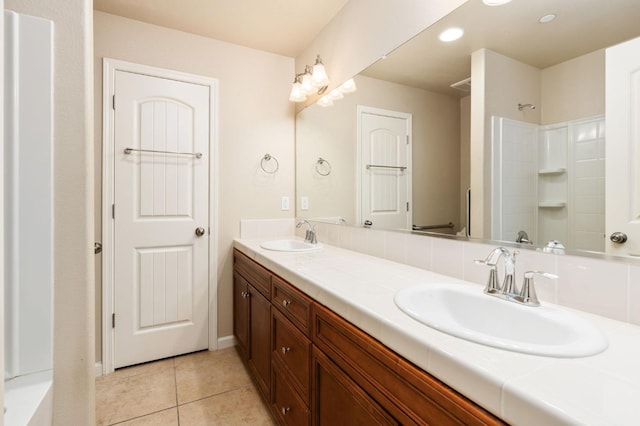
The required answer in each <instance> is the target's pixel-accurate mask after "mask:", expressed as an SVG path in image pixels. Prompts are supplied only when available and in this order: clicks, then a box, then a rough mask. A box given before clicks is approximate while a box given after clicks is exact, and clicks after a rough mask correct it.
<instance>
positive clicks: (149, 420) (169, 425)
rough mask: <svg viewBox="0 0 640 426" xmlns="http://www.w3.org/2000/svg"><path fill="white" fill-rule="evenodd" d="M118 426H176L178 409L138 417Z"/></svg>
mask: <svg viewBox="0 0 640 426" xmlns="http://www.w3.org/2000/svg"><path fill="white" fill-rule="evenodd" d="M118 426H178V408H177V407H176V408H170V409H168V410H164V411H159V412H157V413H153V414H149V415H147V416H143V417H138V418H137V419H133V420H129V421H127V422H124V423H118Z"/></svg>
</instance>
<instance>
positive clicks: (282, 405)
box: [271, 365, 311, 426]
mask: <svg viewBox="0 0 640 426" xmlns="http://www.w3.org/2000/svg"><path fill="white" fill-rule="evenodd" d="M271 371H272V378H271V382H272V392H271V411H272V412H273V414H274V416H275V417H276V418H277V420H278V423H280V424H282V425H292V426H303V425H310V424H311V415H310V412H309V409H308V408H307V406H306V405H305V403H304V402H303V401H302V399H301V398H300V397H299V396H298V394H297V393H296V391H295V390H293V388H291V386H289V383H288V382H287V380H286V374H285V373H283V372H282V371H281V370H280V369H279V368H277V366H276V365H274V368H272V369H271Z"/></svg>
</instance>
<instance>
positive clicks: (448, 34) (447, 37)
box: [439, 27, 464, 42]
mask: <svg viewBox="0 0 640 426" xmlns="http://www.w3.org/2000/svg"><path fill="white" fill-rule="evenodd" d="M463 34H464V30H463V29H462V28H457V27H453V28H448V29H446V30H444V31H443V32H441V33H440V36H439V38H440V41H446V42H449V41H455V40H458V39H459V38H460V37H462V35H463Z"/></svg>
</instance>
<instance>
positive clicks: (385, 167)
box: [366, 164, 407, 170]
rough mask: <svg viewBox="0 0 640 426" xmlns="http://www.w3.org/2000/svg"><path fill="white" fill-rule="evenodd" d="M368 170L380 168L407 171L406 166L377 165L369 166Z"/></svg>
mask: <svg viewBox="0 0 640 426" xmlns="http://www.w3.org/2000/svg"><path fill="white" fill-rule="evenodd" d="M366 167H367V170H368V169H370V168H372V167H379V168H382V169H400V170H407V167H406V166H379V165H377V164H367V166H366Z"/></svg>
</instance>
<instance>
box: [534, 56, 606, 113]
mask: <svg viewBox="0 0 640 426" xmlns="http://www.w3.org/2000/svg"><path fill="white" fill-rule="evenodd" d="M604 72H605V51H604V49H601V50H596V51H595V52H592V53H588V54H586V55H583V56H579V57H577V58H575V59H572V60H570V61H566V62H563V63H561V64H558V65H555V66H553V67H549V68H545V69H544V70H542V120H541V123H540V124H553V123H561V122H563V121H569V120H575V119H578V118H585V117H592V116H594V115H599V114H604V103H605V102H604V100H605V87H604Z"/></svg>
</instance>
